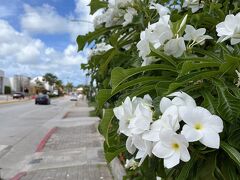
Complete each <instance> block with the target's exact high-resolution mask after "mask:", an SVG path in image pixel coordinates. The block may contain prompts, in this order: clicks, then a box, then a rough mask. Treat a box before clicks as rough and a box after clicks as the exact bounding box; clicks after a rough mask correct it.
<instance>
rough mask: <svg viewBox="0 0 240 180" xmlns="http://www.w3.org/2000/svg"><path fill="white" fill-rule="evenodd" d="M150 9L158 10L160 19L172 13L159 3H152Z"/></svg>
mask: <svg viewBox="0 0 240 180" xmlns="http://www.w3.org/2000/svg"><path fill="white" fill-rule="evenodd" d="M150 9H156V10H157V12H158V14H159V16H160V17H161V16H165V15H167V14H170V13H171V12H170V10H169V9H168V8H167V7H165V6H163V5H161V4H157V3H151V6H150Z"/></svg>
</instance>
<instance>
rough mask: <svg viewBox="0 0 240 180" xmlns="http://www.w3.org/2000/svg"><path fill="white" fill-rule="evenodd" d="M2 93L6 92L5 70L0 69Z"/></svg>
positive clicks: (0, 92)
mask: <svg viewBox="0 0 240 180" xmlns="http://www.w3.org/2000/svg"><path fill="white" fill-rule="evenodd" d="M0 94H4V71H3V70H0Z"/></svg>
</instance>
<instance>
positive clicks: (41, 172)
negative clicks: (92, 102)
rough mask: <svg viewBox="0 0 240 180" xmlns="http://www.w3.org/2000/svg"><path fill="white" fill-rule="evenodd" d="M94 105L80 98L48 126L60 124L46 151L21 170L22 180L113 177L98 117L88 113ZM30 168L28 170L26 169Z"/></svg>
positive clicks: (33, 157) (47, 144)
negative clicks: (98, 128)
mask: <svg viewBox="0 0 240 180" xmlns="http://www.w3.org/2000/svg"><path fill="white" fill-rule="evenodd" d="M91 110H92V108H89V107H88V105H87V102H85V101H78V102H76V106H75V107H74V108H71V109H69V110H68V111H67V112H66V113H65V115H64V116H63V117H62V118H59V119H53V120H51V121H49V122H47V123H46V124H44V126H46V127H48V128H53V127H57V130H56V131H55V132H54V133H53V134H52V136H51V137H50V139H48V141H47V143H46V145H45V147H44V149H43V151H42V152H36V153H35V154H33V155H32V156H31V157H30V158H29V159H28V163H27V164H26V165H25V167H24V168H23V169H22V170H21V172H23V173H22V174H19V175H20V176H22V177H21V178H19V179H21V180H50V179H51V180H65V179H67V180H102V179H103V180H112V179H113V178H112V175H111V173H110V170H109V167H108V165H107V163H106V161H105V158H104V153H103V139H102V137H101V135H100V134H99V133H98V132H97V125H98V122H99V119H98V118H95V117H88V116H89V112H90V111H91ZM25 172H26V173H25Z"/></svg>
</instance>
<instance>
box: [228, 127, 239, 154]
mask: <svg viewBox="0 0 240 180" xmlns="http://www.w3.org/2000/svg"><path fill="white" fill-rule="evenodd" d="M234 126H236V124H234ZM228 142H229V144H230V145H231V146H233V147H235V148H237V149H238V150H240V127H239V125H238V128H237V129H235V130H233V131H232V132H231V133H230V135H229V137H228Z"/></svg>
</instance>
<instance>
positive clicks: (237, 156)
mask: <svg viewBox="0 0 240 180" xmlns="http://www.w3.org/2000/svg"><path fill="white" fill-rule="evenodd" d="M220 147H221V148H222V149H223V150H224V151H225V152H226V153H227V154H228V155H229V157H230V158H231V159H232V160H233V161H234V162H235V163H237V165H238V166H240V153H239V152H238V151H237V150H236V149H235V148H234V147H232V146H230V145H229V144H227V143H226V142H224V141H221V145H220Z"/></svg>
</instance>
